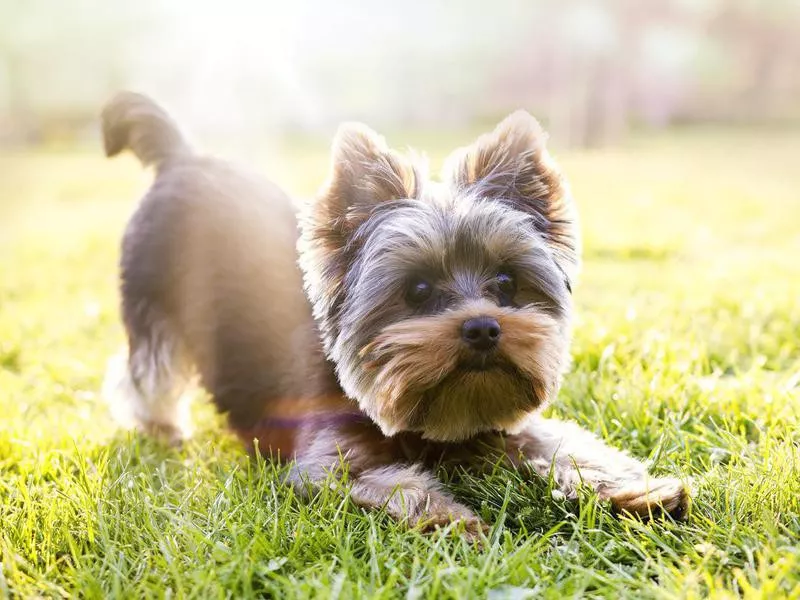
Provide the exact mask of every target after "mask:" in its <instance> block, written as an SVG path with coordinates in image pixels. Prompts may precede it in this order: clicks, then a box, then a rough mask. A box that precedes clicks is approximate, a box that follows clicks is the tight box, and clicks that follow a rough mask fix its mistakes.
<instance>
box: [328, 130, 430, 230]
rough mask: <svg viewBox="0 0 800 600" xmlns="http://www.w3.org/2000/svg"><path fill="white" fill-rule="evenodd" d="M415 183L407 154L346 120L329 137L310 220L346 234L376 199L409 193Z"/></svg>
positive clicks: (415, 187) (409, 195)
mask: <svg viewBox="0 0 800 600" xmlns="http://www.w3.org/2000/svg"><path fill="white" fill-rule="evenodd" d="M419 184H420V181H419V174H418V173H417V171H416V170H415V168H414V166H413V165H412V164H411V162H410V161H409V160H408V158H406V157H405V156H402V155H401V154H399V153H397V152H395V151H393V150H390V149H389V147H388V146H387V145H386V141H385V140H384V139H383V137H382V136H380V135H378V134H377V133H375V132H374V131H373V130H372V129H370V128H369V127H367V126H366V125H362V124H361V123H344V124H342V125H341V126H340V127H339V130H338V131H337V132H336V136H335V137H334V140H333V148H332V164H331V172H330V175H329V177H328V181H327V182H326V183H325V185H323V187H322V189H321V190H320V192H319V194H318V195H317V199H316V201H315V203H314V206H313V208H312V212H313V213H314V220H315V221H316V223H317V225H318V226H323V227H328V228H330V230H331V233H336V235H340V236H344V237H345V238H346V237H347V236H348V235H349V234H351V233H352V232H353V230H354V229H355V228H356V227H358V225H360V224H361V223H362V222H363V221H364V220H365V219H366V218H367V217H368V216H369V213H370V212H371V211H372V209H373V208H375V206H376V205H378V204H381V203H383V202H387V201H389V200H399V199H402V198H413V197H415V196H417V195H418V191H419V190H418V186H419ZM341 241H342V242H344V241H345V240H344V239H343V240H341Z"/></svg>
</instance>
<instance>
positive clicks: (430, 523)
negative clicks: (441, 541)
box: [416, 503, 489, 543]
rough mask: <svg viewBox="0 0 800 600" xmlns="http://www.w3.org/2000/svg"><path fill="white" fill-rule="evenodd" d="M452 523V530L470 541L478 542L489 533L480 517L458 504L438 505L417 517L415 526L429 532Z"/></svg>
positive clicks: (487, 527)
mask: <svg viewBox="0 0 800 600" xmlns="http://www.w3.org/2000/svg"><path fill="white" fill-rule="evenodd" d="M451 524H454V525H455V527H454V528H453V532H454V533H457V534H460V535H461V537H463V538H464V539H465V540H467V541H468V542H470V543H476V542H477V543H480V542H481V540H482V538H483V536H485V535H486V534H488V533H489V526H488V525H487V524H486V523H484V522H483V521H482V520H481V519H480V517H478V516H476V515H475V514H473V513H472V512H471V511H470V510H469V509H467V508H466V507H463V506H461V505H459V504H455V503H454V504H451V505H445V506H438V507H435V508H434V509H432V510H428V511H427V512H425V513H424V514H423V515H422V516H420V517H419V519H418V520H417V523H416V527H417V528H418V529H419V530H420V531H424V532H431V531H435V530H437V529H441V528H444V527H447V526H449V525H451Z"/></svg>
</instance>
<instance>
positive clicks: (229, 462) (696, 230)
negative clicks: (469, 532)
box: [0, 129, 800, 598]
mask: <svg viewBox="0 0 800 600" xmlns="http://www.w3.org/2000/svg"><path fill="white" fill-rule="evenodd" d="M470 137H471V134H470V133H468V132H464V133H461V134H458V135H456V134H447V135H441V136H434V135H430V134H427V135H409V134H407V135H405V136H394V137H393V138H391V139H390V142H393V143H397V144H398V145H401V146H402V145H406V144H413V145H419V146H421V147H422V148H423V149H425V150H427V151H428V152H429V153H430V156H431V160H432V162H433V163H434V165H438V164H440V162H441V159H442V157H443V154H444V153H445V152H446V151H447V150H448V149H450V147H451V146H452V145H453V144H456V143H459V144H460V143H466V142H468V141H469V139H470ZM326 153H327V149H326V144H325V142H324V141H323V140H307V141H305V142H304V143H302V144H299V143H293V144H291V145H287V146H285V147H284V146H281V145H277V146H273V147H270V148H269V150H265V151H264V152H262V153H260V154H259V155H258V156H257V158H251V159H250V163H251V164H252V165H253V166H254V167H256V168H258V169H259V170H261V171H262V172H264V173H267V174H268V175H270V176H271V177H273V178H274V179H275V180H276V181H278V182H279V183H281V184H282V185H284V186H285V187H286V188H287V189H288V190H290V191H292V192H294V193H296V194H310V193H313V190H314V188H315V187H316V186H317V185H318V184H319V182H321V180H322V177H323V175H324V169H325V167H326V164H327V155H326ZM558 155H559V158H560V159H561V163H562V166H563V167H564V169H565V171H566V172H567V174H568V176H569V177H570V178H571V181H572V185H573V189H574V192H575V194H576V197H577V198H578V202H579V205H580V209H581V215H582V227H583V233H584V241H585V264H584V270H583V273H582V275H581V282H580V284H579V286H578V287H577V289H576V298H577V302H578V307H579V316H578V320H577V324H576V331H575V342H574V352H573V354H574V365H573V368H572V370H571V372H570V374H569V375H568V376H567V377H566V380H565V383H564V386H563V389H562V392H561V395H560V397H559V400H558V402H557V403H556V404H555V405H554V406H553V407H551V408H550V409H548V412H549V413H551V414H553V415H559V416H562V417H564V418H569V419H574V420H576V421H578V422H579V423H581V424H582V425H584V426H586V427H588V428H590V429H592V430H594V431H595V432H597V433H598V434H600V435H601V436H602V437H603V438H604V439H606V440H608V441H609V442H610V443H612V444H614V445H616V446H619V447H622V448H625V449H627V450H629V451H630V452H631V453H633V454H634V455H636V456H638V457H641V458H644V459H647V460H648V461H649V462H650V463H651V464H652V469H653V471H654V472H656V473H658V474H662V475H666V474H671V475H675V476H678V477H682V478H685V479H687V480H691V482H692V485H693V487H694V489H695V496H694V501H693V504H692V507H691V511H690V515H689V518H688V520H687V521H686V522H684V523H674V522H667V521H660V522H655V523H651V524H642V523H640V522H637V521H634V520H628V519H618V518H616V517H615V516H614V515H613V514H612V513H611V511H610V509H609V507H608V506H607V505H605V504H604V503H602V502H598V501H597V500H596V498H593V497H591V496H590V495H585V496H584V497H583V498H582V499H581V501H580V502H576V503H570V502H564V501H562V500H560V499H559V498H558V495H557V494H555V495H553V494H551V493H550V490H549V489H548V483H547V482H546V481H541V480H538V479H536V478H535V477H533V476H532V475H530V474H517V473H512V472H507V471H502V470H498V471H497V472H496V473H494V474H493V475H492V476H491V477H488V478H473V477H470V476H469V475H468V474H465V473H443V474H442V476H443V477H444V478H446V479H447V480H448V482H449V483H448V485H449V486H450V487H451V488H452V489H453V490H455V491H456V492H457V494H458V495H459V496H461V497H462V498H463V499H465V501H467V502H468V503H470V504H471V505H472V506H474V507H475V508H476V510H477V511H478V512H479V513H480V514H481V515H482V516H483V517H484V518H486V519H487V520H488V521H490V522H491V523H493V527H492V529H491V532H490V534H489V538H488V540H487V542H486V544H485V545H484V547H482V548H479V547H472V546H470V545H468V544H467V543H465V542H464V541H462V540H460V539H459V538H458V537H457V536H456V535H453V534H452V532H441V533H438V534H434V535H429V536H424V535H421V534H418V533H416V532H407V531H404V530H402V529H401V528H400V527H398V526H396V525H395V524H393V523H392V522H391V521H390V520H389V519H388V518H387V517H386V516H385V515H382V514H377V513H370V512H365V511H362V510H361V509H359V508H357V507H355V506H353V505H352V504H351V503H350V502H349V501H348V500H347V499H346V496H345V495H342V494H341V493H339V491H337V490H326V491H324V492H323V493H321V494H320V495H319V496H317V497H315V498H313V499H311V500H310V501H301V500H300V499H298V498H296V497H295V496H294V495H293V493H292V491H291V490H290V489H289V488H288V487H286V486H285V485H283V484H282V483H281V477H280V475H281V468H280V467H278V466H276V465H273V464H270V463H269V462H264V461H253V460H250V459H248V457H247V456H246V455H245V454H244V453H243V451H242V449H241V448H240V447H239V445H238V444H237V443H236V441H235V440H234V439H233V438H232V437H231V436H230V435H229V434H227V433H226V432H225V431H224V429H223V428H222V427H221V424H222V420H221V419H220V418H218V417H217V416H216V415H215V414H214V413H213V411H212V410H210V408H209V407H208V405H207V404H204V403H197V404H196V407H195V410H196V414H197V422H198V431H197V434H196V437H195V438H194V439H193V440H192V441H191V442H189V443H188V444H186V445H185V446H184V447H182V448H180V449H170V448H166V447H162V446H159V445H158V444H157V443H154V442H152V441H150V440H146V439H140V438H137V437H136V436H135V435H131V434H128V433H121V432H119V431H117V430H116V429H115V427H114V425H113V424H112V422H111V421H110V419H109V417H108V416H107V413H106V410H105V407H104V405H103V402H102V400H101V398H100V397H99V395H98V390H99V388H100V385H101V381H102V377H103V372H104V369H105V362H106V360H107V358H108V357H109V356H110V355H111V354H112V353H113V352H115V351H116V350H117V349H118V348H119V347H120V346H121V345H122V343H123V341H124V338H123V334H122V329H121V326H120V323H119V318H118V314H117V303H118V298H117V290H116V276H117V275H116V261H117V257H118V241H119V237H120V233H121V231H122V228H123V226H124V223H125V220H126V218H127V216H128V215H129V214H130V212H131V210H132V209H133V207H134V206H135V198H136V197H137V195H138V194H140V193H141V192H142V191H143V190H144V189H145V188H146V186H147V185H148V183H149V180H150V176H149V174H147V173H144V172H142V171H141V170H140V168H139V166H138V165H137V164H136V163H135V161H134V160H133V159H131V158H125V159H120V160H116V161H106V160H105V159H103V158H102V156H101V153H100V150H99V148H82V149H71V150H69V151H67V150H58V149H51V150H39V151H35V152H33V151H32V152H16V153H12V152H8V151H7V152H5V153H0V181H2V184H0V185H2V188H1V189H0V528H1V529H0V554H1V555H2V570H0V597H2V596H4V595H6V596H11V597H17V596H18V597H40V596H44V597H61V596H65V597H66V596H76V597H85V598H105V597H109V596H124V597H151V596H154V597H171V598H189V597H200V598H214V597H243V596H271V597H281V598H293V597H308V596H320V597H340V598H344V597H359V596H360V597H370V598H374V597H395V596H403V597H409V598H417V597H444V598H465V597H487V596H488V597H490V598H506V597H508V598H526V597H558V598H560V597H565V596H566V597H574V596H586V597H590V596H596V597H614V598H620V597H636V598H651V597H652V598H673V597H704V596H707V595H711V596H715V597H723V598H726V597H738V596H744V597H750V598H758V597H769V598H776V597H782V596H788V597H793V598H800V454H799V453H798V448H799V447H800V427H798V422H799V421H800V410H798V407H800V404H798V400H800V352H799V351H798V339H800V302H799V301H798V299H799V298H800V162H798V159H800V131H795V132H791V131H790V132H787V131H778V130H770V131H748V130H737V131H719V130H710V129H709V130H682V131H677V132H671V133H669V134H662V135H658V136H649V137H641V138H640V137H635V138H633V139H631V140H629V141H628V142H627V143H626V144H625V145H624V146H622V147H621V148H619V149H616V150H607V151H602V152H600V151H593V152H588V151H587V152H580V153H577V152H576V153H567V152H564V153H558Z"/></svg>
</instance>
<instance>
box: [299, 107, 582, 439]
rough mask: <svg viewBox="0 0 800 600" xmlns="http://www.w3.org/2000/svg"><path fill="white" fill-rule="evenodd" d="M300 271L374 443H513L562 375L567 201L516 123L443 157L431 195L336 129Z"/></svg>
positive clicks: (524, 121)
mask: <svg viewBox="0 0 800 600" xmlns="http://www.w3.org/2000/svg"><path fill="white" fill-rule="evenodd" d="M302 228H303V235H302V238H301V244H300V260H301V265H302V267H303V270H304V272H305V281H306V287H307V291H308V294H309V297H310V299H311V301H312V303H313V306H314V312H315V317H316V318H317V320H318V322H319V325H320V331H321V333H322V337H323V343H324V345H325V349H326V352H327V353H328V355H329V357H330V358H331V359H332V360H333V361H334V363H335V365H336V369H337V373H338V376H339V380H340V382H341V384H342V386H343V388H344V390H345V392H346V393H347V394H348V395H349V396H351V397H352V398H354V399H356V400H357V401H358V402H359V404H360V406H361V408H362V410H363V411H364V412H365V413H367V414H368V415H369V416H370V417H371V418H372V419H373V420H374V421H375V422H376V423H377V424H378V425H379V426H380V428H381V429H382V430H383V432H384V433H385V434H386V435H392V434H394V433H396V432H399V431H417V432H421V433H422V435H423V436H424V437H426V438H429V439H433V440H443V441H444V440H448V441H450V440H452V441H455V440H461V439H465V438H467V437H469V436H471V435H473V434H475V433H478V432H481V431H487V430H498V429H499V430H513V428H514V426H515V425H517V424H519V423H520V422H521V421H522V420H523V419H524V418H525V417H526V416H527V415H528V414H530V412H531V411H533V410H535V409H537V408H538V407H541V406H542V405H543V404H544V403H545V402H547V401H548V400H549V399H550V398H552V397H553V396H554V395H555V394H556V392H557V390H558V387H559V382H560V378H561V374H562V371H563V370H564V367H565V365H566V362H567V357H568V346H569V337H570V334H569V329H570V327H569V326H570V320H571V313H572V301H571V282H572V279H573V277H574V276H575V274H576V271H577V268H578V263H579V254H580V252H579V240H578V232H577V224H576V218H575V212H574V206H573V202H572V198H571V196H570V193H569V190H568V187H567V185H566V182H565V181H564V180H563V179H562V177H561V175H560V173H559V171H558V169H557V167H556V165H555V163H554V162H553V161H552V160H551V158H550V156H549V155H548V153H547V150H546V148H545V135H544V133H543V132H542V130H541V128H540V127H539V124H538V123H537V122H536V121H535V119H533V118H532V117H531V116H530V115H528V114H527V113H524V112H517V113H514V114H512V115H511V116H509V117H508V118H506V119H505V120H504V121H503V122H502V123H500V124H499V125H498V126H497V128H496V129H495V130H494V131H493V132H491V133H489V134H486V135H484V136H481V137H480V138H479V139H478V140H477V141H476V142H475V143H474V144H472V145H471V146H468V147H466V148H463V149H461V150H459V151H457V152H455V153H454V154H453V156H451V157H450V159H448V161H447V163H446V167H445V174H444V177H443V181H442V182H441V183H432V182H430V181H428V180H427V179H426V177H425V175H424V172H423V170H422V169H421V168H420V166H418V165H417V164H415V163H414V162H413V161H412V160H411V159H409V158H407V157H405V156H403V155H401V154H399V153H397V152H395V151H393V150H390V149H389V148H388V147H387V146H386V144H385V142H384V140H383V139H382V138H381V137H380V136H378V135H377V134H376V133H374V132H373V131H371V130H370V129H368V128H366V127H364V126H362V125H354V124H349V125H343V126H342V127H341V128H340V130H339V132H338V133H337V136H336V139H335V141H334V145H333V167H332V172H331V175H330V178H329V180H328V182H327V183H326V184H325V186H324V187H323V189H322V191H321V192H320V194H319V196H318V197H317V199H316V201H314V202H313V203H312V204H311V205H310V206H309V210H308V212H307V214H306V215H304V218H303V219H302Z"/></svg>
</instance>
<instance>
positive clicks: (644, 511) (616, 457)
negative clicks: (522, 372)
mask: <svg viewBox="0 0 800 600" xmlns="http://www.w3.org/2000/svg"><path fill="white" fill-rule="evenodd" d="M509 441H510V442H511V443H512V447H511V448H510V450H511V451H512V452H514V451H515V447H516V452H518V453H520V454H521V455H522V456H521V457H512V459H515V458H517V459H518V458H522V459H523V460H525V461H526V462H527V463H528V464H529V465H531V466H532V467H533V468H534V469H535V470H536V471H537V472H538V473H539V474H540V475H542V476H544V477H548V476H550V474H551V473H552V475H553V477H554V480H555V483H556V484H557V485H558V487H559V489H560V490H561V491H562V492H564V493H565V494H566V495H567V497H570V498H575V497H576V496H577V488H578V486H579V485H580V484H581V483H585V484H588V485H589V486H591V487H592V488H593V489H594V490H596V491H597V494H598V495H599V496H600V498H602V499H606V500H610V501H611V503H612V506H613V507H614V509H615V510H616V511H618V512H627V513H630V514H633V515H637V516H639V517H643V518H648V517H650V516H652V515H654V514H658V513H660V512H662V511H664V512H667V513H669V514H670V515H672V516H673V517H676V518H681V517H683V516H684V515H685V513H686V509H687V505H688V500H689V497H688V492H687V489H686V486H685V485H684V484H683V482H681V481H680V480H679V479H675V478H672V477H664V478H656V477H650V476H649V474H648V473H647V469H646V467H645V465H644V464H643V463H641V462H640V461H638V460H636V459H635V458H632V457H631V456H629V455H627V454H625V453H624V452H621V451H619V450H617V449H615V448H612V447H610V446H608V445H606V444H605V443H603V442H602V441H601V440H599V439H598V438H597V437H595V436H594V435H593V434H592V433H590V432H589V431H586V430H585V429H582V428H581V427H579V426H578V425H576V424H575V423H569V422H564V421H559V420H556V419H543V418H538V417H537V418H535V419H534V420H532V422H531V423H530V424H529V425H528V427H527V428H526V429H525V430H524V431H523V432H521V433H520V434H518V435H514V436H511V437H510V438H509Z"/></svg>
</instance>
